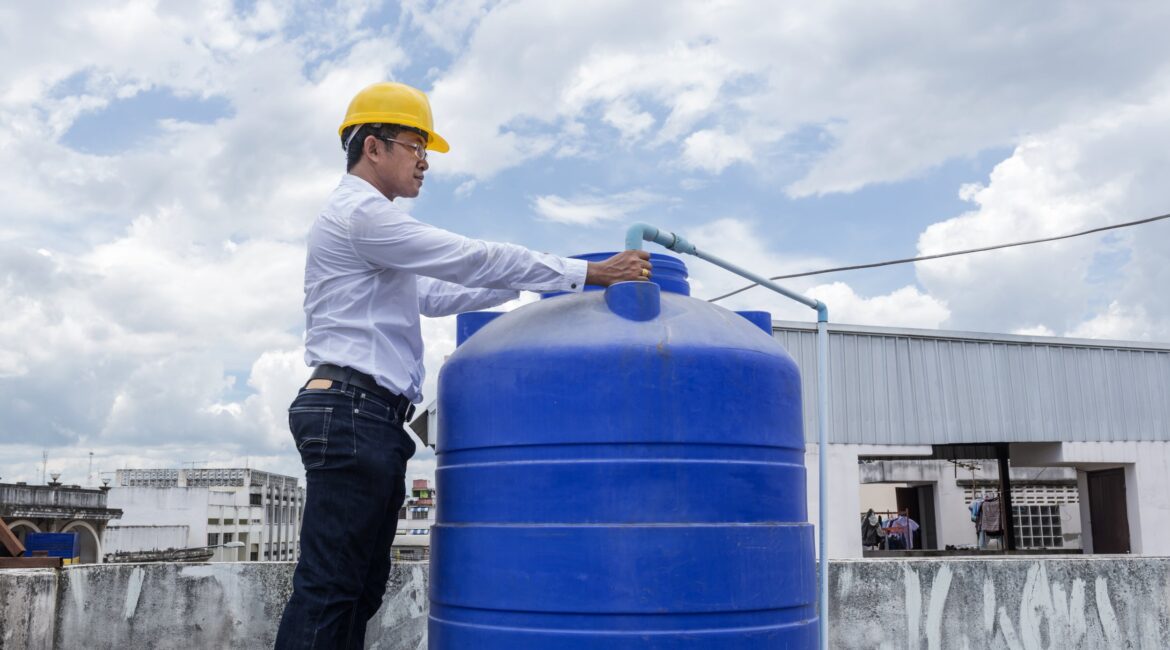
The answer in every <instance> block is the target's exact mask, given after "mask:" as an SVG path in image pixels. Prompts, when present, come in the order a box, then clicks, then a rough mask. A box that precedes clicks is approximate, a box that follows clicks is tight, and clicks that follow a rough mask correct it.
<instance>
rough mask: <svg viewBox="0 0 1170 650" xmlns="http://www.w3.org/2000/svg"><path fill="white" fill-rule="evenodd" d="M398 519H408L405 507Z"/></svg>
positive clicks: (400, 511)
mask: <svg viewBox="0 0 1170 650" xmlns="http://www.w3.org/2000/svg"><path fill="white" fill-rule="evenodd" d="M398 518H399V519H406V508H405V507H403V508H402V509H400V510H399V511H398Z"/></svg>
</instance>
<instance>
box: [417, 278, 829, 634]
mask: <svg viewBox="0 0 1170 650" xmlns="http://www.w3.org/2000/svg"><path fill="white" fill-rule="evenodd" d="M657 257H658V258H659V259H656V260H655V279H656V281H658V282H661V283H662V285H663V287H665V289H662V288H660V286H659V284H655V283H650V282H627V283H622V284H618V285H614V286H612V287H609V288H608V289H605V290H603V291H588V292H585V293H582V294H579V295H562V296H559V297H556V298H552V299H548V300H542V301H540V302H537V303H533V304H530V305H526V306H524V307H522V308H520V309H517V310H515V311H512V312H509V313H507V314H503V315H500V316H499V317H498V318H490V317H483V316H471V317H468V319H467V320H465V321H464V323H462V324H461V328H460V332H461V336H463V337H464V340H463V343H462V344H461V345H460V346H459V347H458V348H457V349H456V351H455V353H454V354H453V355H451V358H450V359H449V360H448V361H447V363H446V364H445V366H444V368H443V371H442V373H441V375H440V377H439V406H438V410H439V413H440V426H441V430H440V433H439V438H438V448H437V452H438V470H437V473H436V478H437V482H438V486H437V490H438V504H437V508H436V511H437V522H436V525H435V526H434V527H433V528H432V529H431V535H432V537H431V596H430V597H431V609H430V627H429V637H430V638H429V647H430V648H431V649H432V650H449V649H454V648H475V649H477V650H495V649H507V650H518V649H541V650H545V649H557V650H561V649H568V650H575V649H583V648H622V649H625V648H629V649H634V648H637V649H639V650H641V649H643V648H671V649H675V648H679V649H681V648H687V649H688V650H692V649H700V648H703V649H706V648H711V649H715V648H718V649H720V650H728V649H760V650H763V649H768V650H772V649H775V648H805V647H808V648H813V647H815V645H816V631H817V619H816V604H815V603H816V593H815V592H816V565H815V561H814V554H813V534H812V528H811V526H810V525H809V524H807V523H806V519H807V513H806V505H805V504H806V501H805V472H804V437H803V435H802V431H801V422H802V421H801V394H800V377H799V375H798V373H797V369H796V365H795V363H794V362H793V361H792V358H791V357H790V356H789V355H788V354H787V353H786V352H785V351H784V349H783V347H782V346H781V345H780V344H779V343H778V342H777V341H776V340H775V339H774V338H772V337H771V336H770V335H766V334H765V333H764V332H762V331H761V328H762V327H763V323H769V324H770V320H768V319H767V316H766V314H764V315H762V316H761V312H752V313H750V314H744V315H743V316H741V315H737V314H736V313H734V312H731V311H727V310H726V309H723V308H721V307H718V306H716V305H712V304H710V303H707V302H705V301H702V300H696V299H694V298H690V297H688V296H687V295H686V293H687V288H686V267H685V266H684V265H683V264H682V262H681V261H679V260H677V259H675V258H669V257H667V256H657ZM666 262H669V263H666ZM671 269H673V270H671ZM473 321H474V322H473ZM476 328H478V331H475V330H476Z"/></svg>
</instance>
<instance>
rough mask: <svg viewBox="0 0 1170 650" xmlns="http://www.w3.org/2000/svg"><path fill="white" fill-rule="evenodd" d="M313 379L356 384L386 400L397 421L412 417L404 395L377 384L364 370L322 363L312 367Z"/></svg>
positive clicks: (410, 406) (404, 421)
mask: <svg viewBox="0 0 1170 650" xmlns="http://www.w3.org/2000/svg"><path fill="white" fill-rule="evenodd" d="M314 379H329V380H332V381H334V382H340V383H341V384H342V385H345V384H349V385H350V386H356V387H357V388H360V389H362V390H364V391H366V392H367V393H371V394H373V395H377V396H378V397H381V398H382V399H384V400H386V401H387V402H388V403H389V404H390V408H392V409H394V411H395V412H396V413H397V414H398V421H399V422H401V423H403V424H406V423H407V422H409V421H410V418H412V417H414V404H411V403H410V400H408V399H406V398H405V397H403V396H401V395H399V394H397V393H394V392H391V391H390V390H388V389H386V388H382V387H381V386H379V385H378V382H376V381H374V378H373V377H371V376H369V375H367V374H366V373H364V372H359V371H357V370H354V369H353V368H346V367H344V366H336V365H333V364H332V363H323V364H321V365H319V366H317V367H316V368H314V369H313V375H312V377H310V378H309V380H310V381H312V380H314Z"/></svg>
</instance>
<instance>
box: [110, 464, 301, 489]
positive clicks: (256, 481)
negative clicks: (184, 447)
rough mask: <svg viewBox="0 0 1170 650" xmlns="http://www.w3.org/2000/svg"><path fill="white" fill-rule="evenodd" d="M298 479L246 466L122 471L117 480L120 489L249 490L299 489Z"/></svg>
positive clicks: (115, 480) (116, 477)
mask: <svg viewBox="0 0 1170 650" xmlns="http://www.w3.org/2000/svg"><path fill="white" fill-rule="evenodd" d="M297 483H298V479H296V478H293V477H292V476H285V475H283V474H273V473H271V472H263V471H260V470H258V469H250V468H245V467H232V468H208V469H173V468H171V469H158V468H155V469H120V470H118V471H117V473H116V475H115V478H114V485H115V486H118V487H245V486H252V485H257V486H264V485H270V486H274V487H282V488H285V489H295V488H296V487H297Z"/></svg>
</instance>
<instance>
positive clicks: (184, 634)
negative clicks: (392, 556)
mask: <svg viewBox="0 0 1170 650" xmlns="http://www.w3.org/2000/svg"><path fill="white" fill-rule="evenodd" d="M292 570H293V563H291V562H240V563H214V564H204V563H197V564H185V563H175V564H171V563H148V564H102V565H97V564H93V565H82V566H73V567H65V568H63V569H61V570H60V571H54V570H48V569H37V570H6V571H0V603H3V607H2V608H0V650H9V649H11V650H17V649H20V650H24V649H25V648H37V649H41V648H44V649H45V650H51V649H52V648H151V649H154V648H159V649H164V648H176V649H178V648H182V649H186V648H271V647H272V643H273V641H274V640H275V639H276V628H277V625H278V624H279V622H280V615H281V612H282V611H283V610H284V604H285V602H286V601H287V600H288V596H289V593H290V592H291V591H292ZM426 614H427V564H426V563H425V562H400V563H395V567H394V568H393V570H392V571H391V574H390V580H389V583H388V584H387V586H386V596H385V600H384V601H383V604H382V609H381V610H379V612H378V613H377V614H376V615H375V616H374V618H373V619H372V620H371V621H370V625H369V627H368V628H367V638H366V647H367V648H380V649H381V648H385V649H389V648H394V649H398V648H404V649H409V650H416V649H420V648H425V647H426Z"/></svg>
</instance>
